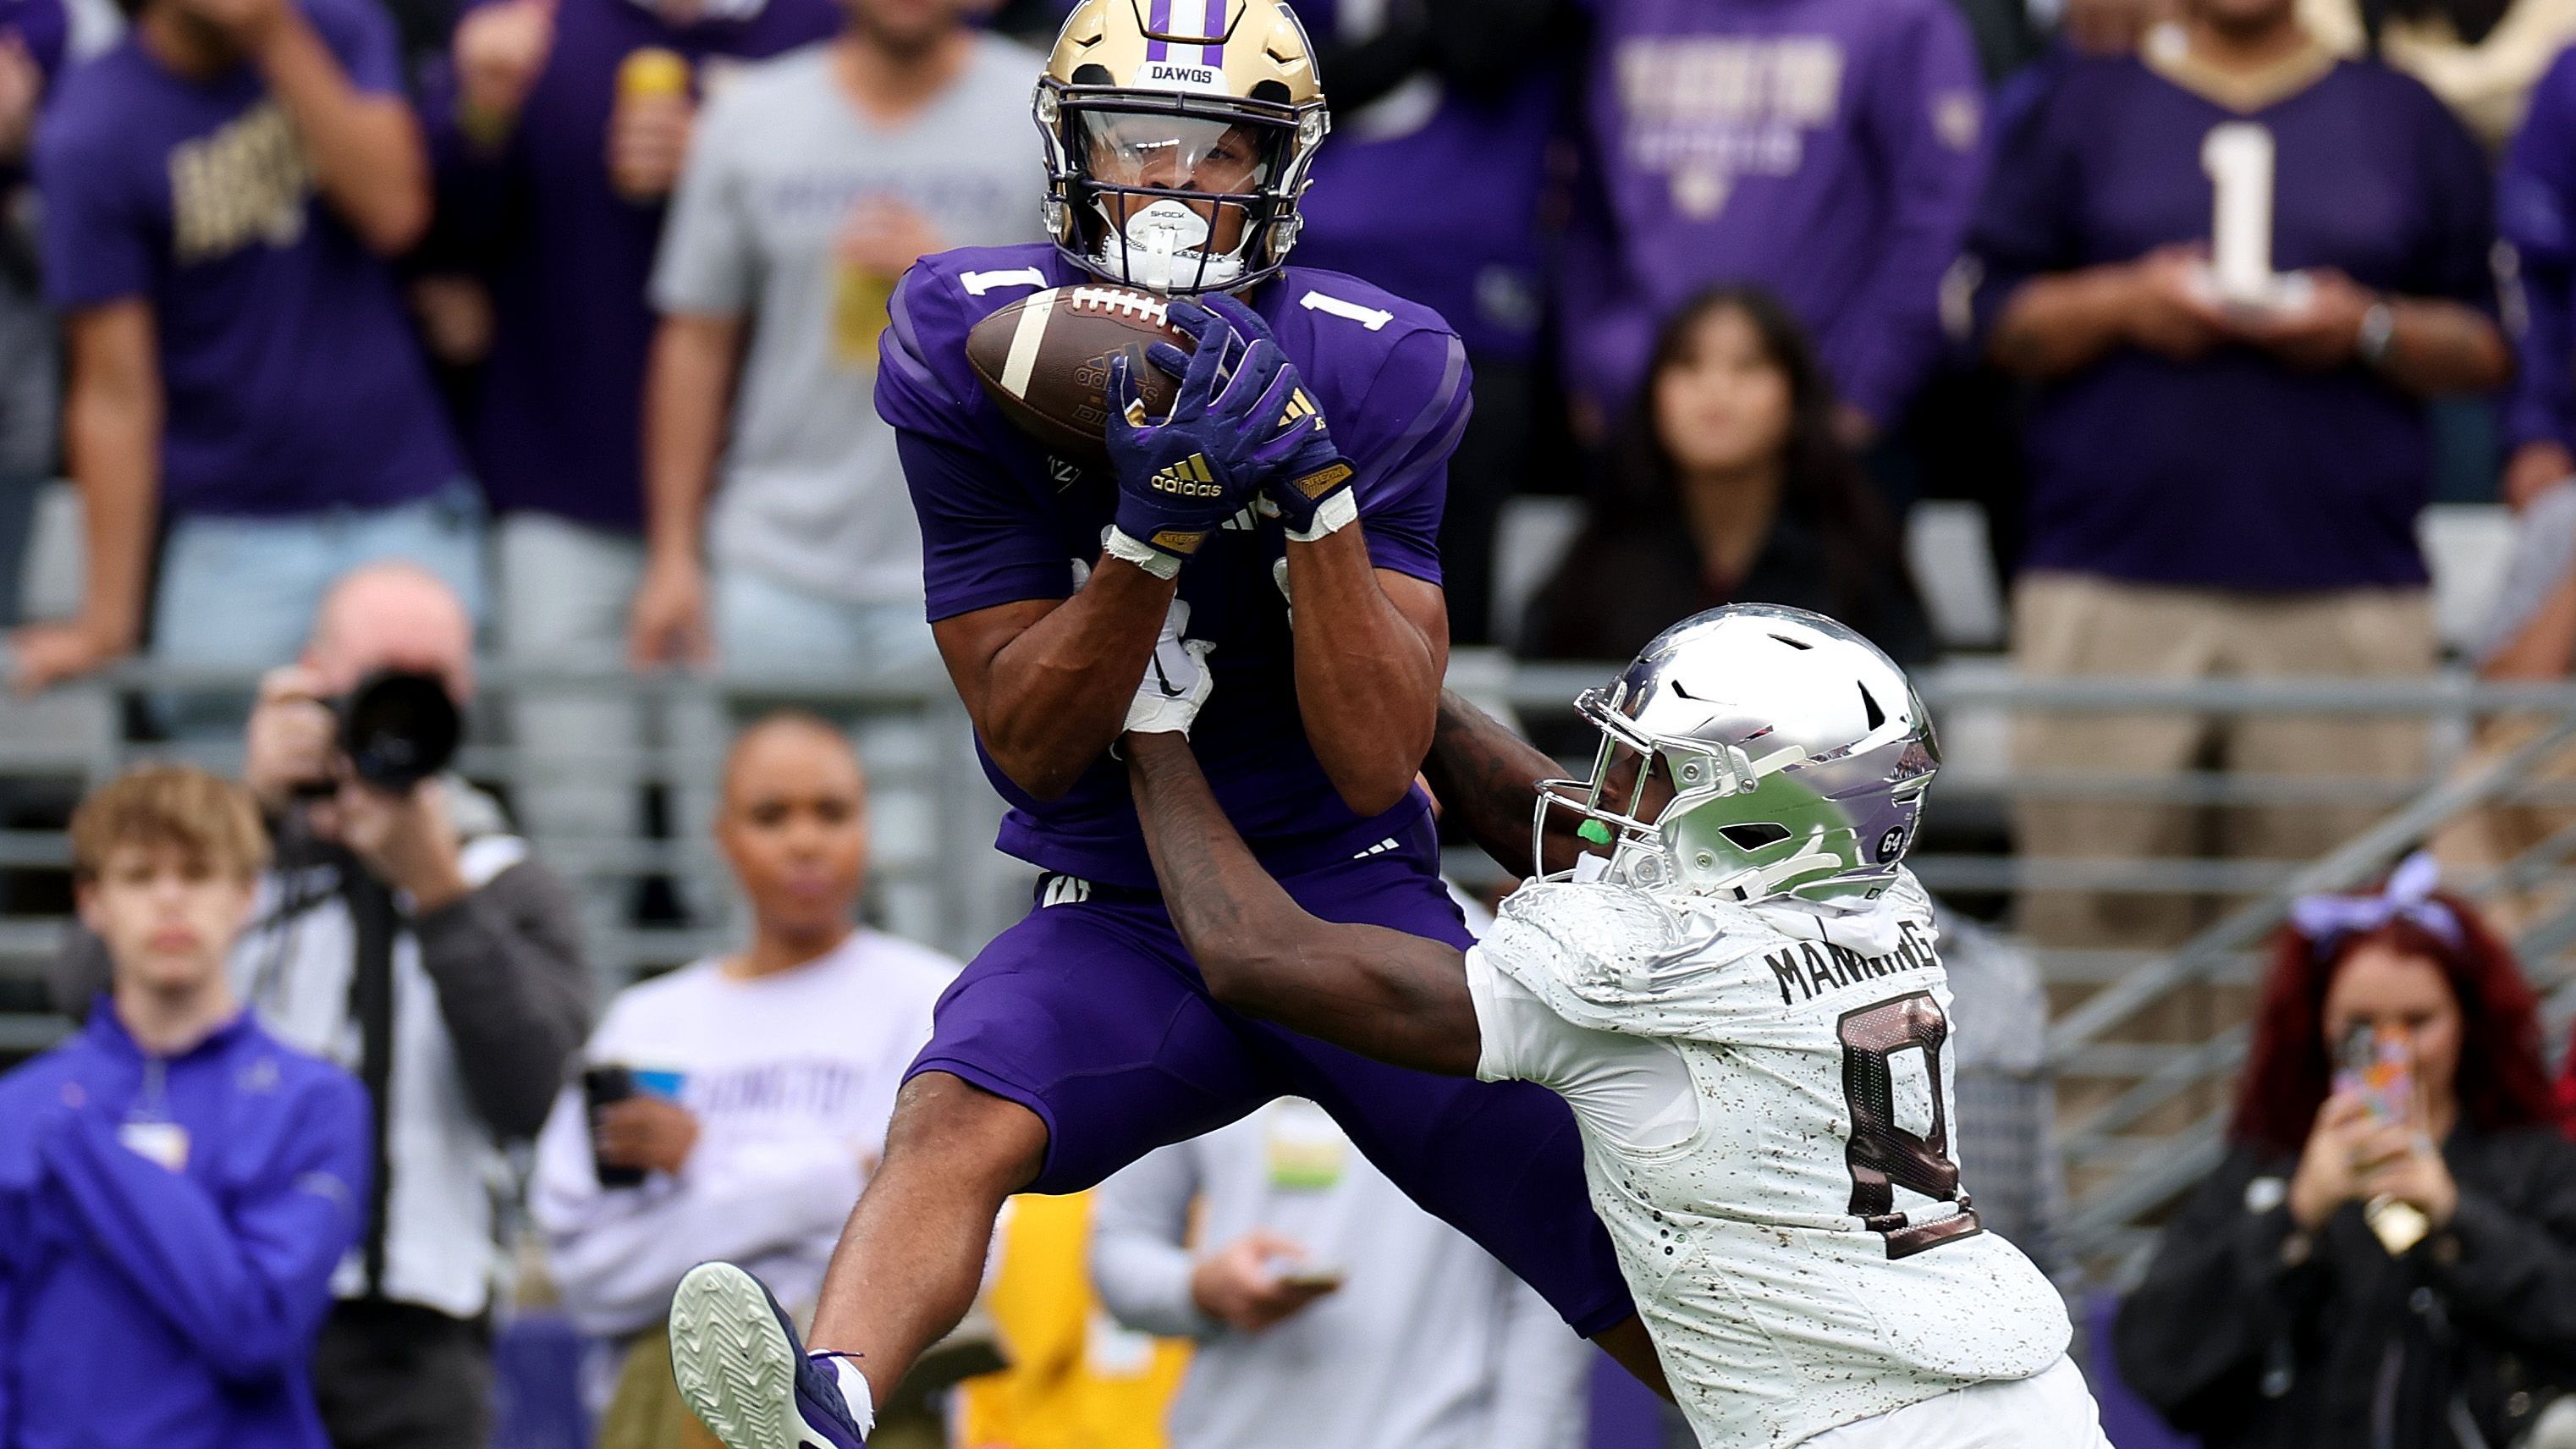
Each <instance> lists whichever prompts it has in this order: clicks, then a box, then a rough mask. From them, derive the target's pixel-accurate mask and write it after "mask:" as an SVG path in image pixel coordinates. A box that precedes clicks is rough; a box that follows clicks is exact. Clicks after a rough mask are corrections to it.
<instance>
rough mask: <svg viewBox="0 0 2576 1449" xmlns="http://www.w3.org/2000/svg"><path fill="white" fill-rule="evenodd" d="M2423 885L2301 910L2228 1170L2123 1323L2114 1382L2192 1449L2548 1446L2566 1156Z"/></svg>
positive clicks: (2479, 964)
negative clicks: (2197, 1439)
mask: <svg viewBox="0 0 2576 1449" xmlns="http://www.w3.org/2000/svg"><path fill="white" fill-rule="evenodd" d="M2435 876H2436V871H2435V868H2434V866H2433V863H2432V860H2431V858H2430V857H2429V856H2416V857H2413V858H2411V859H2409V860H2408V861H2407V862H2405V863H2404V864H2403V865H2401V866H2400V867H2399V868H2398V869H2397V871H2396V873H2395V874H2394V875H2392V876H2391V877H2390V879H2389V881H2388V883H2387V885H2386V886H2385V887H2383V888H2382V889H2381V890H2379V891H2378V892H2376V893H2372V894H2368V895H2361V896H2316V897H2309V898H2306V899H2303V900H2301V901H2300V902H2298V904H2297V905H2296V907H2295V908H2294V909H2293V911H2292V914H2291V921H2290V924H2289V926H2288V927H2287V928H2285V929H2284V931H2283V932H2282V934H2281V937H2280V940H2279V942H2278V944H2277V946H2276V948H2275V953H2274V959H2273V963H2272V968H2271V971H2270V974H2269V976H2268V977H2267V978H2266V980H2265V984H2264V993H2263V1002H2262V1006H2261V1008H2260V1010H2259V1012H2258V1015H2257V1017H2256V1020H2255V1023H2254V1039H2253V1043H2252V1046H2251V1048H2250V1051H2249V1054H2248V1057H2247V1065H2246V1071H2245V1075H2244V1078H2243V1080H2242V1082H2241V1084H2240V1087H2239V1095H2238V1099H2237V1106H2236V1114H2235V1120H2234V1122H2233V1123H2232V1124H2231V1127H2230V1131H2229V1138H2230V1150H2229V1152H2228V1155H2227V1157H2226V1159H2225V1160H2224V1161H2223V1162H2222V1163H2221V1164H2220V1165H2219V1167H2218V1169H2217V1170H2216V1171H2214V1172H2212V1173H2211V1174H2210V1176H2209V1177H2208V1178H2207V1179H2206V1180H2205V1181H2203V1182H2202V1184H2201V1185H2200V1187H2199V1189H2198V1190H2197V1191H2196V1192H2195V1194H2194V1195H2193V1197H2192V1199H2191V1200H2190V1202H2189V1203H2188V1205H2187V1206H2186V1207H2185V1208H2184V1210H2183V1212H2182V1214H2181V1216H2180V1217H2178V1218H2177V1219H2176V1220H2175V1221H2174V1222H2173V1224H2172V1225H2171V1226H2169V1227H2168V1228H2167V1229H2166V1233H2165V1237H2164V1240H2163V1242H2162V1243H2161V1244H2159V1246H2158V1249H2157V1252H2156V1257H2155V1260H2154V1262H2153V1264H2152V1265H2151V1266H2150V1267H2149V1268H2148V1270H2147V1275H2146V1280H2145V1281H2144V1282H2143V1283H2142V1284H2141V1285H2140V1286H2139V1288H2138V1290H2137V1291H2136V1292H2135V1293H2134V1294H2132V1295H2131V1296H2130V1297H2129V1299H2128V1301H2127V1302H2126V1303H2125V1304H2124V1305H2123V1306H2122V1309H2121V1313H2120V1318H2119V1323H2118V1327H2117V1329H2116V1330H2115V1333H2114V1343H2115V1347H2116V1349H2117V1352H2118V1357H2119V1365H2120V1372H2121V1373H2122V1375H2123V1376H2124V1377H2126V1378H2127V1380H2128V1381H2129V1383H2130V1385H2131V1386H2132V1387H2134V1388H2135V1389H2136V1390H2137V1391H2138V1392H2139V1394H2140V1395H2141V1396H2142V1397H2144V1398H2145V1399H2146V1400H2147V1401H2148V1402H2149V1403H2150V1404H2152V1405H2154V1406H2155V1407H2156V1409H2157V1410H2158V1411H2159V1412H2160V1413H2162V1414H2163V1415H2164V1416H2165V1417H2166V1418H2167V1419H2168V1420H2170V1421H2171V1422H2172V1423H2173V1424H2174V1425H2175V1427H2177V1428H2179V1429H2183V1430H2185V1431H2187V1432H2193V1433H2197V1434H2199V1435H2200V1436H2201V1442H2202V1444H2203V1445H2204V1446H2205V1449H2253V1446H2267V1449H2269V1446H2283V1449H2287V1446H2318V1449H2323V1446H2327V1445H2348V1444H2371V1445H2380V1446H2386V1449H2410V1446H2418V1445H2421V1446H2428V1449H2429V1446H2435V1445H2439V1446H2444V1449H2449V1446H2453V1445H2459V1444H2469V1443H2478V1442H2483V1443H2486V1444H2493V1445H2503V1444H2520V1443H2527V1442H2528V1443H2557V1442H2560V1441H2558V1440H2555V1439H2551V1438H2547V1437H2546V1436H2545V1435H2542V1434H2541V1433H2540V1432H2539V1431H2541V1430H2543V1429H2548V1430H2549V1431H2550V1432H2556V1431H2557V1430H2558V1429H2559V1428H2560V1427H2563V1426H2558V1425H2556V1424H2555V1423H2554V1422H2553V1421H2552V1420H2551V1419H2550V1415H2551V1413H2552V1409H2553V1405H2556V1404H2557V1403H2559V1401H2560V1400H2561V1399H2563V1398H2565V1397H2566V1396H2567V1395H2568V1394H2569V1393H2570V1391H2571V1390H2576V1147H2571V1146H2570V1144H2569V1143H2568V1142H2567V1141H2566V1140H2565V1138H2564V1137H2563V1136H2562V1135H2561V1131H2560V1121H2559V1117H2560V1111H2559V1108H2558V1106H2557V1103H2556V1102H2555V1100H2554V1099H2553V1097H2552V1095H2551V1091H2550V1085H2549V1078H2548V1074H2547V1071H2546V1069H2545V1068H2544V1066H2543V1064H2542V1061H2541V1056H2540V1025H2539V1017H2538V1010H2537V1005H2538V1004H2537V1001H2536V1000H2535V998H2534V997H2533V995H2532V991H2531V988H2530V987H2529V986H2528V985H2527V984H2526V983H2525V982H2524V980H2523V978H2522V973H2521V970H2520V968H2519V967H2518V966H2517V965H2516V963H2515V961H2514V958H2513V956H2512V953H2511V952H2510V951H2509V950H2507V948H2506V947H2505V946H2504V945H2503V944H2502V943H2501V942H2499V941H2498V940H2497V939H2496V937H2495V936H2494V935H2493V934H2492V933H2491V932H2490V931H2489V930H2488V929H2487V927H2486V926H2485V925H2484V924H2483V923H2482V922H2480V921H2479V920H2478V918H2477V917H2476V915H2475V914H2474V913H2473V912H2472V911H2471V910H2470V909H2469V907H2468V906H2467V905H2466V904H2465V903H2464V902H2462V901H2460V900H2459V899H2458V898H2456V897H2453V896H2450V895H2448V894H2444V893H2441V892H2439V891H2437V890H2436V889H2435V884H2436V881H2435ZM2556 1412H2557V1413H2559V1414H2561V1415H2576V1407H2570V1408H2565V1409H2559V1410H2557V1411H2556ZM2463 1425H2467V1426H2472V1427H2473V1428H2474V1431H2475V1432H2476V1433H2477V1434H2479V1435H2482V1436H2483V1438H2482V1439H2472V1438H2469V1437H2467V1435H2465V1434H2463V1433H2462V1432H2461V1430H2462V1426H2463ZM2526 1435H2533V1436H2534V1437H2532V1438H2529V1439H2526V1437H2525V1436H2526Z"/></svg>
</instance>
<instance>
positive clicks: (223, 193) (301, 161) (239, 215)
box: [170, 100, 313, 263]
mask: <svg viewBox="0 0 2576 1449" xmlns="http://www.w3.org/2000/svg"><path fill="white" fill-rule="evenodd" d="M312 194H313V167H312V163H311V162H309V161H308V160H306V159H305V155H304V145H303V142H301V141H300V140H298V139H297V138H296V135H295V127H294V126H293V125H292V124H291V123H290V122H289V121H288V120H287V119H286V112H285V110H284V109H283V108H282V107H280V106H279V105H278V104H277V102H275V101H273V100H269V101H262V102H260V103H259V104H258V105H256V106H253V107H251V108H250V109H249V110H247V111H245V112H243V113H242V114H241V116H240V117H238V118H237V119H235V120H233V121H231V122H229V123H227V124H225V125H224V126H222V127H220V128H218V129H216V130H215V131H213V132H212V133H210V134H208V135H205V136H200V137H198V138H197V139H196V140H193V141H183V142H181V143H180V144H179V145H177V146H175V147H173V148H171V151H170V216H171V251H172V252H173V253H174V254H175V256H176V259H177V260H178V261H180V262H182V263H186V262H202V261H208V260H211V259H213V258H216V257H220V256H226V255H229V254H231V253H233V252H237V251H240V250H241V249H242V248H244V247H247V246H251V245H253V244H260V243H264V244H266V245H268V246H272V247H284V246H293V245H294V244H295V243H296V242H297V241H299V240H301V239H302V238H303V236H304V209H305V203H306V201H307V200H308V199H309V198H310V197H311V196H312Z"/></svg>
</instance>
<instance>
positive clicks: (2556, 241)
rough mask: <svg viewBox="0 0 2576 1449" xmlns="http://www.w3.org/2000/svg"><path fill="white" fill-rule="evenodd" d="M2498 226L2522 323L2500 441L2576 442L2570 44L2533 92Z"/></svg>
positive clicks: (2575, 168)
mask: <svg viewBox="0 0 2576 1449" xmlns="http://www.w3.org/2000/svg"><path fill="white" fill-rule="evenodd" d="M2496 221H2497V229H2498V231H2500V232H2501V233H2502V234H2503V237H2504V239H2505V241H2507V242H2508V243H2510V244H2511V245H2512V247H2513V252H2514V257H2515V259H2516V264H2517V274H2518V276H2519V277H2520V279H2521V284H2522V303H2523V305H2522V310H2523V317H2524V321H2523V326H2522V330H2521V333H2520V335H2518V336H2517V337H2515V339H2514V352H2515V358H2516V361H2517V363H2518V365H2517V366H2516V368H2515V369H2514V379H2513V391H2512V396H2511V399H2510V400H2509V401H2508V402H2507V404H2506V406H2505V414H2504V434H2505V435H2504V443H2505V446H2506V447H2508V448H2519V447H2521V446H2522V445H2523V444H2525V443H2531V442H2537V441H2540V440H2542V439H2548V440H2551V441H2554V442H2557V443H2560V444H2563V445H2565V446H2567V447H2570V448H2576V395H2571V392H2570V388H2571V386H2576V383H2571V380H2570V378H2569V376H2568V373H2569V366H2570V361H2571V359H2570V356H2569V354H2570V352H2571V350H2576V316H2571V310H2576V286H2571V277H2572V276H2576V50H2571V51H2568V52H2567V53H2565V54H2563V55H2561V56H2559V57H2558V61H2557V63H2556V64H2555V65H2552V66H2551V67H2550V68H2549V74H2548V75H2547V76H2545V77H2543V78H2542V79H2541V82H2540V85H2539V88H2538V89H2537V90H2535V91H2534V92H2533V93H2532V97H2531V110H2530V113H2529V115H2528V116H2527V118H2526V119H2525V120H2524V121H2523V125H2522V131H2521V133H2520V134H2518V135H2516V136H2515V137H2514V138H2513V145H2512V147H2511V149H2509V150H2508V151H2507V152H2506V154H2505V161H2504V170H2503V172H2502V174H2501V175H2499V176H2498V177H2497V178H2496Z"/></svg>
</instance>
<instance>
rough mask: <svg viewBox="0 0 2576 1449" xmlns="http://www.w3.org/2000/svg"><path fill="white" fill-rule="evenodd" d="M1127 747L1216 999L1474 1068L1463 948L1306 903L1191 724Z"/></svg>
mask: <svg viewBox="0 0 2576 1449" xmlns="http://www.w3.org/2000/svg"><path fill="white" fill-rule="evenodd" d="M1126 750H1127V761H1128V764H1127V776H1128V780H1129V782H1130V783H1131V784H1132V785H1133V787H1134V789H1135V792H1136V813H1137V815H1138V816H1139V817H1141V818H1142V819H1143V821H1144V823H1145V845H1146V848H1147V849H1148V850H1149V851H1151V852H1152V854H1153V857H1154V874H1155V875H1156V876H1157V877H1158V878H1160V880H1161V881H1162V885H1163V901H1164V904H1165V905H1166V906H1167V907H1168V908H1169V909H1170V911H1171V913H1172V924H1173V926H1174V927H1175V928H1176V929H1177V930H1178V931H1179V932H1180V935H1181V940H1182V942H1183V943H1184V944H1186V945H1187V946H1188V947H1189V948H1190V954H1191V956H1193V957H1195V958H1196V959H1197V961H1198V965H1199V972H1200V974H1201V975H1203V976H1204V977H1205V978H1206V979H1207V984H1208V990H1209V991H1210V992H1211V993H1213V994H1214V995H1215V996H1216V998H1217V1000H1219V1001H1221V1002H1224V1003H1225V1004H1226V1005H1228V1006H1230V1007H1233V1008H1234V1009H1235V1010H1237V1011H1241V1012H1245V1013H1247V1014H1249V1015H1252V1016H1258V1017H1261V1018H1263V1019H1264V1020H1268V1021H1275V1022H1277V1023H1279V1024H1280V1025H1281V1026H1285V1027H1288V1028H1290V1029H1291V1030H1294V1031H1300V1032H1304V1033H1305V1034H1306V1035H1308V1036H1312V1037H1316V1038H1319V1039H1321V1040H1324V1041H1328V1042H1331V1043H1333V1044H1334V1045H1336V1046H1342V1047H1347V1048H1349V1049H1350V1050H1352V1051H1355V1052H1358V1053H1360V1054H1361V1055H1363V1056H1368V1057H1374V1058H1376V1059H1377V1060H1379V1061H1382V1062H1388V1063H1391V1064H1393V1065H1396V1066H1400V1067H1413V1068H1416V1069H1419V1070H1422V1071H1431V1072H1443V1073H1446V1074H1449V1075H1451V1076H1462V1077H1463V1076H1471V1075H1473V1074H1474V1073H1475V1070H1476V1058H1477V1054H1478V1051H1479V1048H1480V1041H1479V1038H1478V1035H1477V1031H1476V1009H1475V1005H1474V1003H1473V1002H1472V1001H1471V1000H1470V999H1469V998H1468V995H1467V962H1466V957H1464V956H1463V955H1461V954H1460V953H1459V952H1458V950H1457V949H1456V948H1455V947H1451V946H1447V945H1443V944H1442V943H1440V942H1438V941H1427V940H1424V939H1423V938H1422V937H1420V936H1411V935H1407V934H1405V933H1404V932H1402V931H1393V930H1389V929H1387V928H1386V927H1383V926H1363V925H1343V924H1338V923H1335V922H1331V921H1323V920H1318V919H1316V918H1315V917H1314V916H1311V915H1308V914H1307V913H1306V912H1305V910H1304V909H1303V908H1301V907H1299V906H1298V904H1297V903H1296V902H1295V901H1293V900H1290V899H1289V898H1288V893H1287V892H1286V891H1284V890H1281V889H1280V888H1279V883H1278V882H1276V881H1274V880H1272V879H1271V878H1270V874H1269V872H1268V871H1266V870H1264V869H1262V866H1261V862H1259V861H1258V860H1255V859H1254V858H1253V855H1252V851H1251V849H1250V848H1249V847H1248V846H1246V845H1245V844H1244V843H1243V837H1242V836H1240V835H1238V834H1236V833H1235V829H1234V826H1233V824H1232V823H1231V822H1229V821H1228V820H1227V819H1226V818H1225V812H1224V811H1222V810H1220V809H1218V808H1217V803H1216V796H1215V794H1214V793H1213V792H1211V791H1210V790H1209V789H1208V784H1207V777H1206V776H1205V775H1203V774H1201V773H1200V771H1199V764H1198V760H1197V758H1196V757H1195V756H1193V755H1192V754H1191V753H1190V745H1189V741H1188V740H1187V739H1186V738H1185V737H1183V736H1181V735H1179V734H1130V735H1128V736H1127V737H1126Z"/></svg>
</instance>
